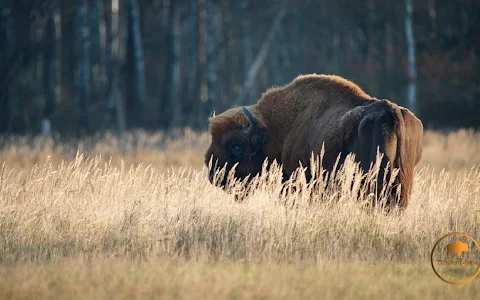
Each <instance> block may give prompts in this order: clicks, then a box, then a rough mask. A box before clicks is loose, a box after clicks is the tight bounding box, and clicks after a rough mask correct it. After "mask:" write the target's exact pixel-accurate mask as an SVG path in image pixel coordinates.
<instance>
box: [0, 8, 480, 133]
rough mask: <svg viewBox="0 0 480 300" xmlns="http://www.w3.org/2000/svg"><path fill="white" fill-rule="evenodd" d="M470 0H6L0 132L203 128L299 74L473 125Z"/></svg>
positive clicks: (476, 20)
mask: <svg viewBox="0 0 480 300" xmlns="http://www.w3.org/2000/svg"><path fill="white" fill-rule="evenodd" d="M478 32H480V1H476V0H400V1H394V0H362V1H353V0H336V1H332V0H317V1H313V0H271V1H253V0H237V1H234V0H190V1H189V0H151V1H147V0H75V1H60V0H28V1H27V0H2V1H1V2H0V134H7V135H8V134H39V133H44V134H49V133H59V134H64V135H78V134H92V133H97V132H106V131H115V132H120V133H122V132H124V131H128V130H132V129H138V128H141V129H146V130H170V129H173V128H179V127H190V128H193V129H198V130H204V129H205V128H206V127H207V125H208V122H207V119H208V116H209V115H210V114H211V112H212V111H216V112H217V113H219V112H222V111H224V110H226V109H228V108H230V107H233V106H238V105H249V104H253V103H255V102H256V101H257V100H258V99H259V98H260V97H261V94H262V93H263V92H264V91H265V90H266V89H268V88H269V87H272V86H278V85H283V84H286V83H288V82H290V81H291V80H293V79H294V78H295V77H296V76H297V75H299V74H306V73H318V74H321V73H323V74H337V75H340V76H343V77H345V78H347V79H350V80H352V81H354V82H355V83H357V84H358V85H359V86H360V87H362V88H363V89H364V90H365V91H366V92H367V93H368V94H370V95H371V96H374V97H377V98H379V99H382V98H386V99H389V100H391V101H393V102H396V103H398V104H400V105H403V106H405V107H408V108H409V109H411V110H412V111H414V112H415V114H416V115H418V116H419V117H420V119H421V120H422V121H423V123H424V126H425V128H430V129H442V130H450V129H453V128H460V127H464V128H477V129H478V128H480V117H478V116H479V115H480V59H479V58H480V34H478Z"/></svg>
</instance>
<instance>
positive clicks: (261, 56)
mask: <svg viewBox="0 0 480 300" xmlns="http://www.w3.org/2000/svg"><path fill="white" fill-rule="evenodd" d="M287 3H288V0H284V1H283V3H282V6H281V7H280V10H279V11H278V13H277V16H276V17H275V20H274V21H273V23H272V27H271V28H270V30H269V32H268V33H267V36H266V37H265V40H264V41H263V43H262V46H261V47H260V51H258V53H257V56H256V57H255V61H254V62H253V64H252V66H251V67H250V70H249V71H248V74H247V79H246V80H245V83H244V84H243V87H242V90H241V91H240V94H239V96H238V97H237V99H236V101H235V102H234V105H235V106H239V105H241V103H244V101H245V100H244V99H245V96H246V94H247V91H249V90H250V89H251V88H252V86H253V84H254V82H255V78H256V77H257V74H258V71H259V70H260V68H261V66H262V65H263V63H264V62H265V58H266V57H267V53H268V49H269V48H270V45H271V44H272V41H273V39H274V38H275V34H276V33H277V30H278V29H279V28H280V24H281V22H282V20H283V17H285V14H286V8H287Z"/></svg>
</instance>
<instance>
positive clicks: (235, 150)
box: [227, 142, 245, 157]
mask: <svg viewBox="0 0 480 300" xmlns="http://www.w3.org/2000/svg"><path fill="white" fill-rule="evenodd" d="M227 148H228V152H229V153H231V154H232V156H234V157H240V156H242V154H243V150H245V145H244V144H243V143H241V142H231V143H229V144H228V146H227Z"/></svg>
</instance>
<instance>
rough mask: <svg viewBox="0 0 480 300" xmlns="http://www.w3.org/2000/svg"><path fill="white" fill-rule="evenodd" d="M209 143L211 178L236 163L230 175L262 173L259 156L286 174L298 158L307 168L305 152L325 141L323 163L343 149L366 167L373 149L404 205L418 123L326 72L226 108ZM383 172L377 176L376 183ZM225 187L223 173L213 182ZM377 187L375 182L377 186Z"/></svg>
mask: <svg viewBox="0 0 480 300" xmlns="http://www.w3.org/2000/svg"><path fill="white" fill-rule="evenodd" d="M210 133H211V135H212V143H211V145H210V147H209V148H208V150H207V153H206V155H205V162H206V164H207V165H208V164H209V162H210V159H211V158H213V160H212V161H213V167H212V168H211V169H210V172H209V179H210V181H212V180H213V176H214V174H215V171H216V170H217V169H218V168H221V167H223V166H224V165H225V164H226V165H227V167H226V170H227V172H228V171H229V170H230V169H231V167H232V166H233V165H234V164H236V163H238V165H237V168H236V170H235V177H236V178H238V179H243V178H245V177H246V176H247V175H251V176H250V177H253V176H255V175H256V174H258V173H259V172H260V171H261V167H262V163H263V162H264V160H265V159H268V161H269V162H272V161H273V160H276V161H277V162H278V163H280V164H282V165H283V171H284V177H285V178H288V177H289V176H290V175H291V174H292V172H294V170H295V169H297V168H298V167H299V165H300V163H301V164H302V165H303V166H308V165H309V162H310V158H311V155H312V153H313V154H315V155H318V154H320V151H321V149H322V145H325V146H324V147H325V155H324V158H323V164H324V167H325V168H326V169H327V170H329V169H331V168H333V166H334V164H335V161H336V159H337V157H338V156H339V155H340V159H341V162H342V161H343V160H344V159H345V158H346V156H347V154H349V153H354V154H355V159H356V161H357V162H359V163H360V166H361V167H362V169H363V170H365V171H367V170H368V169H369V167H370V163H371V162H373V161H375V158H376V154H377V149H379V150H380V152H382V153H383V154H384V160H383V162H382V169H384V167H385V166H386V165H387V161H388V162H390V167H391V170H392V169H393V168H398V169H399V174H398V176H397V178H396V182H395V183H394V185H395V186H396V187H399V186H401V193H400V201H399V203H398V204H399V205H400V206H402V207H406V206H407V204H408V197H409V195H410V192H411V190H412V183H413V169H414V167H415V166H416V165H417V163H418V162H419V160H420V157H421V154H422V147H421V144H422V136H423V126H422V122H420V120H419V119H417V118H416V117H415V116H414V115H413V114H412V113H411V112H410V111H409V110H407V109H405V108H403V107H401V106H398V105H396V104H394V103H392V102H390V101H388V100H378V99H376V98H372V97H370V96H369V95H367V94H366V93H365V92H364V91H363V90H362V89H361V88H360V87H358V86H357V85H355V84H354V83H352V82H350V81H348V80H346V79H343V78H341V77H339V76H333V75H317V74H311V75H303V76H299V77H297V78H295V80H294V81H292V82H291V83H290V84H288V85H286V86H284V87H279V88H272V89H270V90H268V91H267V92H265V93H264V94H263V95H262V98H261V99H260V100H259V101H258V103H257V104H255V105H252V106H248V107H241V108H233V109H229V110H227V111H225V112H224V113H222V114H220V115H218V116H212V117H211V118H210ZM383 177H384V176H383V174H380V175H379V176H378V180H379V181H380V183H382V181H383ZM220 184H221V185H223V186H225V184H226V176H225V177H224V178H223V179H221V180H220ZM380 186H381V185H380Z"/></svg>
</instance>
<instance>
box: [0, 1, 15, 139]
mask: <svg viewBox="0 0 480 300" xmlns="http://www.w3.org/2000/svg"><path fill="white" fill-rule="evenodd" d="M2 14H3V15H2V16H0V21H1V23H0V30H1V31H2V32H1V33H0V44H1V45H5V46H2V47H0V59H1V61H0V62H1V63H2V65H1V67H0V88H1V90H0V133H4V132H9V131H11V129H12V120H13V115H14V103H13V101H12V99H11V98H10V86H11V84H10V83H11V82H12V76H11V72H10V71H11V70H13V67H14V66H13V64H14V60H16V59H14V52H15V48H16V44H17V43H16V39H15V27H14V24H15V20H14V14H13V9H12V5H11V3H8V4H7V5H5V7H3V11H2Z"/></svg>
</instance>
